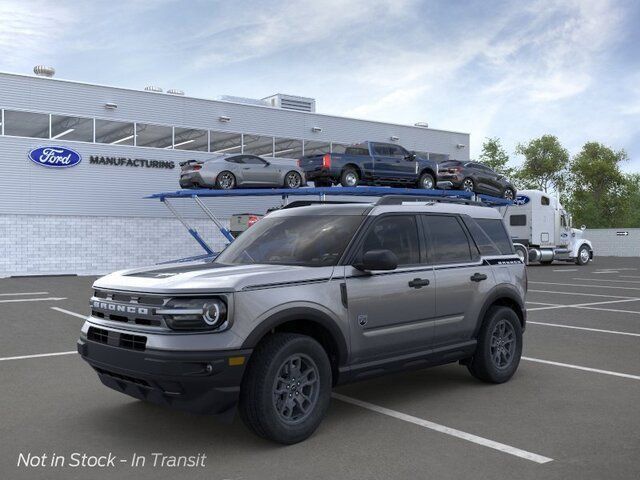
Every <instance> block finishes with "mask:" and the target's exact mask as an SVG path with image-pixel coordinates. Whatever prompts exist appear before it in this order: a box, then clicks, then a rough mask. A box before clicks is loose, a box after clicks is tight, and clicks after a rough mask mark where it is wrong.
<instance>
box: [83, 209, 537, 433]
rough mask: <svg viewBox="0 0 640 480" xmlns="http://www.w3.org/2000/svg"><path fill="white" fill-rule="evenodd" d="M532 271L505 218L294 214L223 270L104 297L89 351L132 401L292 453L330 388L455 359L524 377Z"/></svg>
mask: <svg viewBox="0 0 640 480" xmlns="http://www.w3.org/2000/svg"><path fill="white" fill-rule="evenodd" d="M526 284H527V279H526V271H525V266H524V264H523V263H522V261H521V260H520V259H519V258H518V256H517V255H515V253H514V250H513V246H512V244H511V241H510V239H509V237H508V235H507V232H506V230H505V227H504V225H503V223H502V218H501V217H500V215H499V213H498V212H497V211H496V210H495V209H493V208H489V207H483V206H479V205H469V204H462V203H460V204H458V203H440V202H436V201H433V202H431V201H427V202H425V201H421V202H417V201H407V199H404V200H403V199H402V198H399V197H383V198H381V199H380V200H379V201H378V202H377V203H376V204H366V203H350V204H324V205H313V206H304V207H297V208H283V209H282V210H279V211H276V212H274V213H271V214H269V215H267V216H266V217H265V218H264V219H262V220H260V221H259V222H257V223H256V224H255V225H254V226H252V227H251V228H250V229H249V230H247V232H245V233H244V234H243V235H242V236H240V237H239V238H238V239H237V240H235V241H234V242H233V243H232V244H230V245H229V246H228V247H227V248H226V250H224V251H223V252H222V253H221V254H220V255H219V256H218V257H217V258H216V259H215V260H214V261H200V262H193V263H189V264H184V263H178V264H174V265H163V266H160V267H159V266H156V267H152V268H141V269H134V270H126V271H121V272H116V273H112V274H110V275H107V276H105V277H103V278H101V279H99V280H98V281H96V282H95V284H94V296H93V297H92V298H91V301H90V305H91V315H90V316H89V317H88V318H87V321H86V322H85V324H84V326H83V327H82V333H81V335H80V339H79V340H78V351H79V352H80V354H81V355H82V358H84V360H86V361H87V362H88V363H89V364H90V365H91V366H92V367H93V368H94V369H95V371H96V372H97V373H98V376H99V378H100V380H101V381H102V383H104V384H105V385H106V386H108V387H111V388H113V389H115V390H118V391H120V392H122V393H125V394H128V395H131V396H133V397H136V398H139V399H143V400H148V401H150V402H154V403H159V404H162V405H167V406H171V407H175V408H180V409H185V410H188V411H191V412H198V413H209V414H219V415H222V416H226V417H231V416H232V415H233V412H235V410H236V406H238V407H239V411H240V414H241V416H242V418H243V419H244V421H245V423H246V424H247V425H248V426H249V428H251V429H252V430H253V431H254V432H255V433H257V434H258V435H260V436H263V437H266V438H269V439H272V440H274V441H277V442H281V443H285V444H291V443H295V442H299V441H302V440H304V439H306V438H307V437H308V436H309V435H311V434H312V433H313V432H314V430H315V429H316V428H317V427H318V425H319V424H320V422H321V421H322V418H323V417H324V416H325V413H326V412H327V408H328V406H329V400H330V396H331V388H332V387H333V386H335V385H338V384H342V383H345V382H351V381H355V380H361V379H366V378H370V377H372V376H374V375H379V374H384V373H389V372H394V371H399V370H406V369H411V368H423V367H427V366H431V365H439V364H444V363H449V362H460V363H461V364H462V365H466V367H467V368H468V369H469V371H470V372H471V374H472V375H473V376H474V377H476V378H478V379H480V380H483V381H486V382H492V383H501V382H505V381H507V380H509V378H511V376H512V375H513V374H514V372H515V371H516V369H517V368H518V364H519V361H520V355H521V352H522V332H523V331H524V327H525V322H526V310H525V303H524V298H525V293H526Z"/></svg>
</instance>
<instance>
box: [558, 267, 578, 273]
mask: <svg viewBox="0 0 640 480" xmlns="http://www.w3.org/2000/svg"><path fill="white" fill-rule="evenodd" d="M553 271H554V272H577V271H578V269H577V268H558V269H556V270H553Z"/></svg>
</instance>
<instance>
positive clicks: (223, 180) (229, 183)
mask: <svg viewBox="0 0 640 480" xmlns="http://www.w3.org/2000/svg"><path fill="white" fill-rule="evenodd" d="M235 186H236V177H235V175H234V174H233V173H231V172H228V171H226V170H225V171H223V172H220V173H219V174H218V176H217V177H216V188H219V189H220V190H231V189H232V188H235Z"/></svg>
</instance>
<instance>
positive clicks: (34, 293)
mask: <svg viewBox="0 0 640 480" xmlns="http://www.w3.org/2000/svg"><path fill="white" fill-rule="evenodd" d="M18 295H49V292H18V293H0V297H13V296H18Z"/></svg>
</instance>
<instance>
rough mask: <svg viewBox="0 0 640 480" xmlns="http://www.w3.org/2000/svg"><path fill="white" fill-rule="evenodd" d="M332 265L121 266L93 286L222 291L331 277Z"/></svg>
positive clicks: (178, 292) (155, 291) (135, 290)
mask: <svg viewBox="0 0 640 480" xmlns="http://www.w3.org/2000/svg"><path fill="white" fill-rule="evenodd" d="M333 268H334V267H298V266H289V265H261V264H258V265H220V264H216V263H211V262H202V261H200V262H192V263H186V264H185V263H176V264H170V265H162V266H157V265H156V266H153V267H146V268H137V269H131V270H122V271H118V272H114V273H111V274H109V275H106V276H104V277H102V278H99V279H98V280H96V282H95V283H94V287H95V288H105V289H109V290H123V291H133V292H147V293H171V294H180V293H222V292H234V291H240V290H244V289H250V288H260V287H265V286H271V285H283V284H289V283H296V282H303V281H304V282H308V281H322V280H328V279H330V278H331V276H332V274H333Z"/></svg>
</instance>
